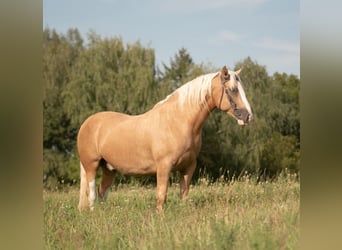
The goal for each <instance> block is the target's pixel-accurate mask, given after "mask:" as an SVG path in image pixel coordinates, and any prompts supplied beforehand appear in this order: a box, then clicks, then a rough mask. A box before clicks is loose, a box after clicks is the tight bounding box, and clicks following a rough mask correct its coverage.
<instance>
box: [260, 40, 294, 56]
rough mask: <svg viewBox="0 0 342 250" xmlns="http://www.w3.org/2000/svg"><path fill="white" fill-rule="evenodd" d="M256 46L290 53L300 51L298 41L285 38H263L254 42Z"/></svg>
mask: <svg viewBox="0 0 342 250" xmlns="http://www.w3.org/2000/svg"><path fill="white" fill-rule="evenodd" d="M254 45H255V46H257V47H260V48H265V49H272V50H278V51H284V52H290V53H299V52H300V45H299V43H295V42H291V41H285V40H278V39H274V38H270V37H266V38H263V39H261V40H259V41H257V42H255V44H254Z"/></svg>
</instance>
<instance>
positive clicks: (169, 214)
mask: <svg viewBox="0 0 342 250" xmlns="http://www.w3.org/2000/svg"><path fill="white" fill-rule="evenodd" d="M299 198H300V185H299V181H298V177H297V176H295V175H291V174H288V173H284V174H282V175H280V176H279V177H278V178H277V179H276V180H274V181H272V182H267V181H266V182H259V183H257V181H256V178H253V177H251V176H249V175H245V176H243V177H242V178H240V179H239V180H235V181H231V182H224V181H219V182H216V183H214V184H209V183H208V181H207V179H205V178H203V179H200V181H199V184H197V185H194V186H191V189H190V194H189V199H188V201H187V202H180V201H179V187H178V185H175V184H173V185H172V186H171V187H170V188H169V191H168V198H167V204H166V205H165V210H164V214H163V215H162V216H160V215H158V214H157V213H156V210H155V188H154V187H151V186H149V187H144V186H139V185H128V186H127V185H119V186H117V187H113V189H112V191H111V192H110V194H109V197H108V200H107V202H106V203H104V204H100V203H97V205H96V206H95V211H94V212H90V211H84V212H82V213H79V212H78V210H77V203H78V190H69V191H67V192H44V194H43V199H44V248H45V249H298V248H299V205H300V204H299Z"/></svg>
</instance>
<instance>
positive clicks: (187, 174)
mask: <svg viewBox="0 0 342 250" xmlns="http://www.w3.org/2000/svg"><path fill="white" fill-rule="evenodd" d="M195 169H196V161H194V162H193V163H191V164H190V165H189V167H188V168H187V169H184V170H182V171H180V183H179V186H180V199H181V200H185V199H186V198H187V197H188V195H189V188H190V182H191V179H192V176H193V174H194V172H195Z"/></svg>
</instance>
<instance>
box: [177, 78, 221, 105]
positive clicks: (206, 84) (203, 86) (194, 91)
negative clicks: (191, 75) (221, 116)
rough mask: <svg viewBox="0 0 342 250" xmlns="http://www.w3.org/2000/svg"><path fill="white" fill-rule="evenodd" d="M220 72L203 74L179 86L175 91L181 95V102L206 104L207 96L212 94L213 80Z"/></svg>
mask: <svg viewBox="0 0 342 250" xmlns="http://www.w3.org/2000/svg"><path fill="white" fill-rule="evenodd" d="M218 73H219V72H216V73H209V74H206V75H201V76H199V77H197V78H195V79H193V80H191V81H190V82H187V83H185V84H184V85H183V86H181V87H180V88H178V89H177V90H176V91H175V92H177V93H178V95H179V102H180V104H181V105H183V104H185V103H188V104H192V105H194V106H201V105H204V104H206V96H207V95H208V96H211V80H212V79H213V78H214V77H215V76H216V75H217V74H218Z"/></svg>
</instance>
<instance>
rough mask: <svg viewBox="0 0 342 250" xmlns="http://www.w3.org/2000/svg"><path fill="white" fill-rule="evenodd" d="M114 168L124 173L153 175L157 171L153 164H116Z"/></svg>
mask: <svg viewBox="0 0 342 250" xmlns="http://www.w3.org/2000/svg"><path fill="white" fill-rule="evenodd" d="M115 169H116V170H117V171H119V172H120V173H122V174H126V175H153V174H156V172H157V171H156V168H155V167H154V166H143V167H142V166H118V167H115Z"/></svg>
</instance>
